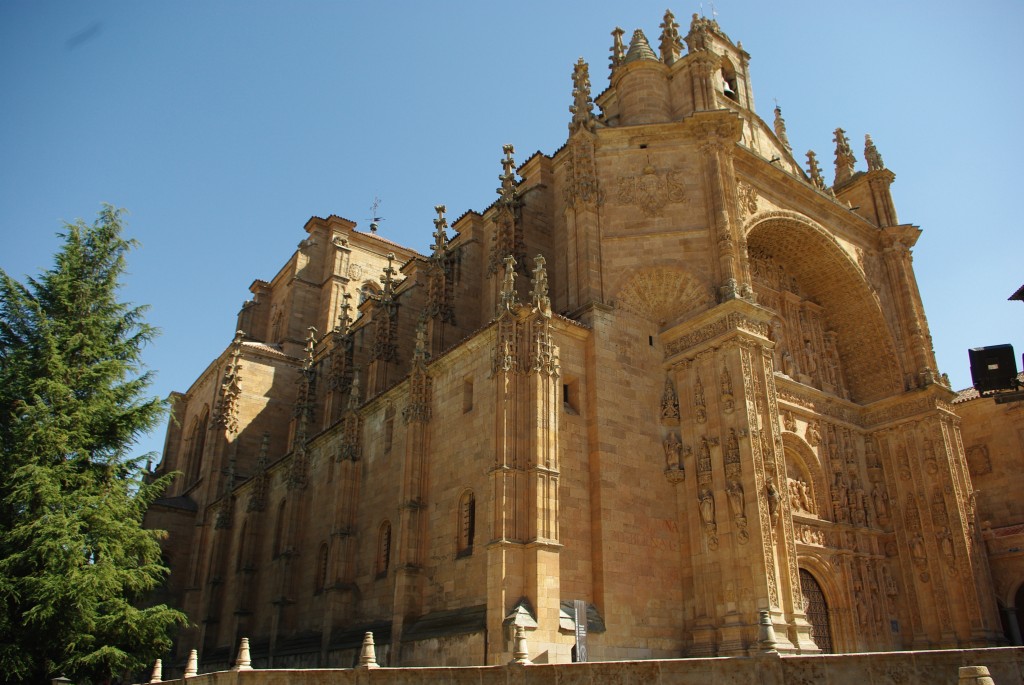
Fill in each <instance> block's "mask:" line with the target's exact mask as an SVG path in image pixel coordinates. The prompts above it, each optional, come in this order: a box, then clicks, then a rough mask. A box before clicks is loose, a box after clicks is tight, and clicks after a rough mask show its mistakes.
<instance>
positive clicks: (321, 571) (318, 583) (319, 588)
mask: <svg viewBox="0 0 1024 685" xmlns="http://www.w3.org/2000/svg"><path fill="white" fill-rule="evenodd" d="M326 585H327V543H326V542H325V543H323V544H322V545H320V552H319V553H318V554H317V557H316V580H315V583H314V587H315V588H316V592H323V591H324V586H326Z"/></svg>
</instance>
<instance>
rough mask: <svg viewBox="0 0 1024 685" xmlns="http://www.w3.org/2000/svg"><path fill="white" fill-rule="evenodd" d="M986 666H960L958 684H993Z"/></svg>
mask: <svg viewBox="0 0 1024 685" xmlns="http://www.w3.org/2000/svg"><path fill="white" fill-rule="evenodd" d="M995 683H996V681H995V680H993V679H992V676H991V675H990V674H989V672H988V666H961V667H960V681H959V685H995Z"/></svg>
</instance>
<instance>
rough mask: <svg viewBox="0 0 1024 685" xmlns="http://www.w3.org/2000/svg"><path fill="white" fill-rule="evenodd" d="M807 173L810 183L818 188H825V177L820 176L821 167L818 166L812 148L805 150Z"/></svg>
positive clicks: (816, 157)
mask: <svg viewBox="0 0 1024 685" xmlns="http://www.w3.org/2000/svg"><path fill="white" fill-rule="evenodd" d="M807 175H808V176H810V177H811V184H812V185H813V186H814V187H815V188H817V189H818V190H824V189H825V179H824V178H822V176H821V167H819V166H818V156H817V155H815V154H814V150H808V151H807Z"/></svg>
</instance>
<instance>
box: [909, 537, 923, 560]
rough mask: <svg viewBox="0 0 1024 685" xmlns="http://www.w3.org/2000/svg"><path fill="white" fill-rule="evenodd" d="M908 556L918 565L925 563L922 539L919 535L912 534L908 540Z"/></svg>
mask: <svg viewBox="0 0 1024 685" xmlns="http://www.w3.org/2000/svg"><path fill="white" fill-rule="evenodd" d="M910 556H912V557H913V558H914V561H916V562H917V563H919V564H923V563H924V562H925V551H924V538H922V537H921V534H920V533H914V535H913V536H911V538H910Z"/></svg>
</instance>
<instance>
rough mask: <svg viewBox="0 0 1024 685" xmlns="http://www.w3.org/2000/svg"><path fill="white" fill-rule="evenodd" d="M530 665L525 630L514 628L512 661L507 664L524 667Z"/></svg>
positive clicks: (521, 627) (519, 627)
mask: <svg viewBox="0 0 1024 685" xmlns="http://www.w3.org/2000/svg"><path fill="white" fill-rule="evenodd" d="M532 663H533V662H532V661H530V650H529V649H528V648H527V646H526V628H524V627H523V626H516V634H515V642H514V644H513V646H512V661H510V662H509V664H515V665H519V666H525V665H526V664H532Z"/></svg>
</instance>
